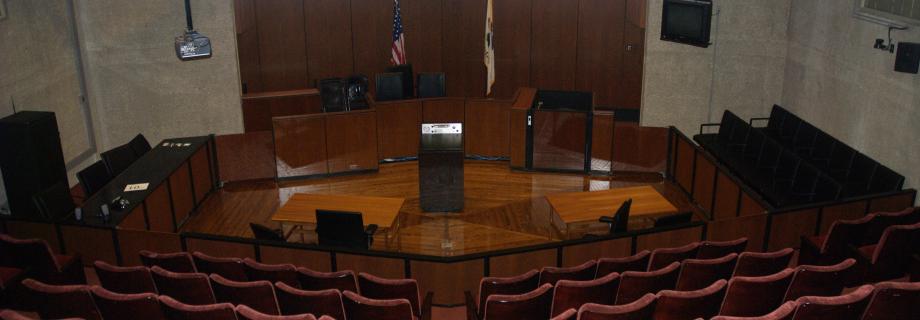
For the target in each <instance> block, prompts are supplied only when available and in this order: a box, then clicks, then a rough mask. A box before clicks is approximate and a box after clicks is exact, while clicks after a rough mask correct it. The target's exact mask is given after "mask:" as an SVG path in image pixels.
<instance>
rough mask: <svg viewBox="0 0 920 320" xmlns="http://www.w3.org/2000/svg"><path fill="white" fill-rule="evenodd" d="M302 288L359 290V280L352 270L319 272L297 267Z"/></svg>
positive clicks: (314, 289)
mask: <svg viewBox="0 0 920 320" xmlns="http://www.w3.org/2000/svg"><path fill="white" fill-rule="evenodd" d="M297 277H298V279H299V281H300V288H302V289H304V290H311V291H319V290H326V289H336V290H339V291H346V290H348V291H351V292H358V280H357V278H356V277H355V273H354V272H353V271H351V270H345V271H336V272H319V271H314V270H310V269H307V268H297Z"/></svg>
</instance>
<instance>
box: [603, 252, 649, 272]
mask: <svg viewBox="0 0 920 320" xmlns="http://www.w3.org/2000/svg"><path fill="white" fill-rule="evenodd" d="M651 254H652V252H651V251H648V250H642V251H640V252H639V253H636V254H634V255H631V256H628V257H622V258H600V259H597V274H596V275H595V278H600V277H603V276H606V275H608V274H611V273H614V272H616V273H620V274H622V273H623V272H626V271H646V270H648V258H649V257H650V256H651Z"/></svg>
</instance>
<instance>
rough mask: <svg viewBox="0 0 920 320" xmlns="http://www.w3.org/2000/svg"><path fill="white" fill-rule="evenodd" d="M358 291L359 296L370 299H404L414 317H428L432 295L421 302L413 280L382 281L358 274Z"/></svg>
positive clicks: (365, 274)
mask: <svg viewBox="0 0 920 320" xmlns="http://www.w3.org/2000/svg"><path fill="white" fill-rule="evenodd" d="M358 290H360V291H361V296H363V297H366V298H371V299H377V300H394V299H406V300H408V301H409V304H411V305H412V314H413V315H414V316H415V317H417V318H422V317H430V314H431V297H432V294H431V293H429V294H428V295H427V296H426V297H425V300H422V299H421V294H420V293H419V289H418V282H416V281H415V279H384V278H380V277H377V276H374V275H371V274H367V273H363V272H362V273H359V274H358Z"/></svg>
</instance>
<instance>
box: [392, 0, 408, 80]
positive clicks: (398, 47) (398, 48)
mask: <svg viewBox="0 0 920 320" xmlns="http://www.w3.org/2000/svg"><path fill="white" fill-rule="evenodd" d="M390 53H391V54H392V55H393V57H391V58H390V62H391V63H393V65H401V64H406V44H405V35H404V34H403V26H402V16H400V15H399V0H393V46H392V48H391V50H390Z"/></svg>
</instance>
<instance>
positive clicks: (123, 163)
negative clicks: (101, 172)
mask: <svg viewBox="0 0 920 320" xmlns="http://www.w3.org/2000/svg"><path fill="white" fill-rule="evenodd" d="M100 156H102V161H104V162H105V167H106V168H108V169H109V175H111V176H112V177H115V176H118V175H119V174H121V173H122V172H123V171H125V169H127V168H128V167H130V166H131V164H132V163H134V160H137V157H136V156H135V155H134V150H132V149H131V147H130V146H129V145H121V146H118V147H115V148H114V149H112V150H109V151H106V152H103V153H102V154H101V155H100Z"/></svg>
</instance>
